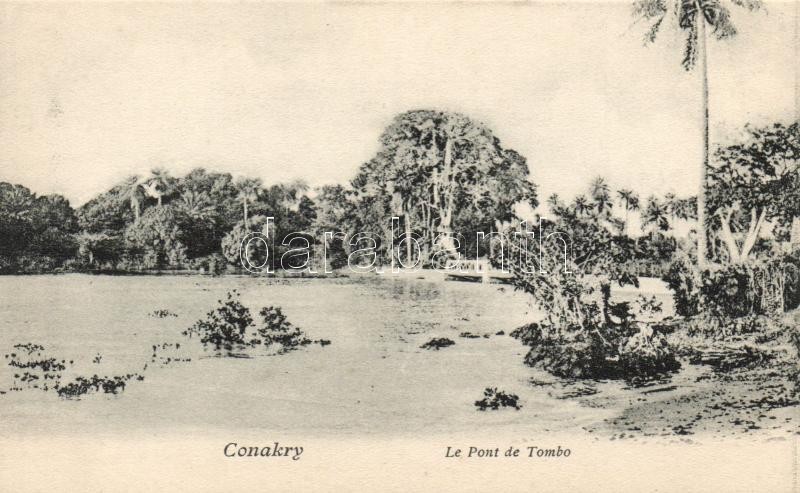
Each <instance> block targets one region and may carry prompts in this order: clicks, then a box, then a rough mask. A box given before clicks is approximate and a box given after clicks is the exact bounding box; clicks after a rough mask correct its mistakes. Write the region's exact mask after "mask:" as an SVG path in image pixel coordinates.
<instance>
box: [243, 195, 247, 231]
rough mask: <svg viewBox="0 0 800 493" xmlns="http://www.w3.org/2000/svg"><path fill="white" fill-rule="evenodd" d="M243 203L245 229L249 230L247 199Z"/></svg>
mask: <svg viewBox="0 0 800 493" xmlns="http://www.w3.org/2000/svg"><path fill="white" fill-rule="evenodd" d="M242 202H243V203H244V229H247V199H244V200H243V201H242Z"/></svg>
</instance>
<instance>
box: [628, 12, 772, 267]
mask: <svg viewBox="0 0 800 493" xmlns="http://www.w3.org/2000/svg"><path fill="white" fill-rule="evenodd" d="M729 3H730V4H732V5H735V6H738V7H743V8H745V9H747V10H750V11H755V10H758V9H760V8H761V5H762V4H761V1H760V0H730V2H729ZM633 15H634V17H636V18H637V19H641V20H643V21H645V22H647V23H648V24H649V27H648V29H647V32H646V33H645V43H653V42H654V41H655V40H656V38H657V36H658V33H659V31H660V30H661V28H662V27H663V26H664V25H665V24H674V25H677V27H678V28H679V29H680V30H681V32H683V33H684V34H685V36H686V38H685V43H684V46H683V51H684V56H683V62H682V65H683V68H684V69H686V70H687V71H689V70H692V69H693V68H694V67H695V66H696V65H698V64H699V66H700V78H701V82H702V89H701V91H702V93H701V95H702V98H701V100H702V109H701V117H702V129H703V130H702V142H703V144H702V159H701V162H700V167H699V171H700V182H699V183H700V188H699V190H698V194H697V204H698V207H697V211H698V217H697V233H698V234H697V260H698V263H699V265H700V266H701V267H702V266H704V265H705V263H706V256H707V255H706V246H707V242H708V239H707V233H706V207H705V202H706V189H705V184H706V174H707V170H708V164H709V131H708V126H709V111H708V59H707V58H708V55H707V50H706V44H707V41H708V36H709V34H708V31H709V30H710V31H711V35H712V36H714V37H716V38H717V39H725V38H729V37H732V36H734V35H735V34H736V27H735V26H734V25H733V23H732V22H731V17H730V11H729V9H728V7H727V6H726V2H724V0H636V1H635V2H634V3H633Z"/></svg>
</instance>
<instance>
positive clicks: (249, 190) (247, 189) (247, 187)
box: [236, 178, 262, 228]
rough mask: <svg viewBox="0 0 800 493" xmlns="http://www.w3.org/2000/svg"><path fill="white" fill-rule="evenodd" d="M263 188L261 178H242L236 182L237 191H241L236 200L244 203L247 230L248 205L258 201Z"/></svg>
mask: <svg viewBox="0 0 800 493" xmlns="http://www.w3.org/2000/svg"><path fill="white" fill-rule="evenodd" d="M261 187H262V184H261V179H260V178H242V179H240V180H238V181H237V182H236V189H237V190H238V191H239V194H238V195H237V196H236V198H237V199H238V200H241V201H242V205H243V207H244V227H245V228H247V205H248V204H249V203H251V202H254V201H256V200H258V196H259V195H260V194H261Z"/></svg>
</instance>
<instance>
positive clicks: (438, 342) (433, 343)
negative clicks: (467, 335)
mask: <svg viewBox="0 0 800 493" xmlns="http://www.w3.org/2000/svg"><path fill="white" fill-rule="evenodd" d="M453 344H455V342H453V341H452V340H451V339H448V338H446V337H439V338H434V339H431V340H430V341H428V342H426V343H425V344H423V345H422V346H420V349H435V350H436V351H438V350H440V349H441V348H443V347H447V346H452V345H453Z"/></svg>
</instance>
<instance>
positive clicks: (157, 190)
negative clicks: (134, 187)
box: [143, 168, 173, 207]
mask: <svg viewBox="0 0 800 493" xmlns="http://www.w3.org/2000/svg"><path fill="white" fill-rule="evenodd" d="M150 175H151V176H150V178H149V179H148V180H147V182H146V183H145V184H144V185H143V186H144V189H145V191H146V192H147V194H148V195H150V196H151V197H154V198H155V199H156V200H158V206H159V207H161V199H162V198H163V197H164V195H166V194H167V193H169V190H170V187H171V186H172V182H173V180H172V177H171V176H169V172H168V171H167V170H165V169H164V168H153V169H152V170H150Z"/></svg>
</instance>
